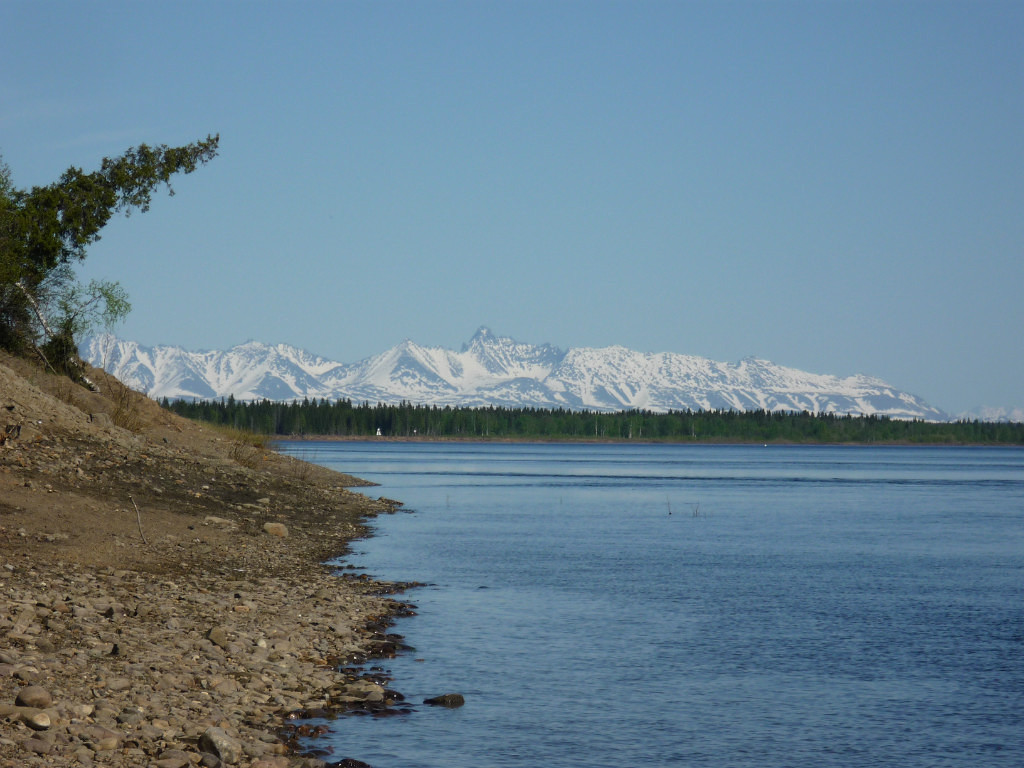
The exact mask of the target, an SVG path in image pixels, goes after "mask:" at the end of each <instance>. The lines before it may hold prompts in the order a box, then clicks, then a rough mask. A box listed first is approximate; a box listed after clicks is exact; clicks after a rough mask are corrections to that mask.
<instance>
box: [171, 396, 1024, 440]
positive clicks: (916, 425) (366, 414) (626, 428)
mask: <svg viewBox="0 0 1024 768" xmlns="http://www.w3.org/2000/svg"><path fill="white" fill-rule="evenodd" d="M163 406H164V407H165V408H169V409H170V410H172V411H174V412H175V413H178V414H180V415H182V416H186V417H189V418H192V419H199V420H201V421H207V422H212V423H214V424H221V425H225V426H229V427H233V428H236V429H245V430H249V431H252V432H257V433H262V434H266V435H279V436H306V435H308V436H324V437H371V436H374V435H376V434H377V430H378V429H380V430H381V434H382V435H384V436H387V437H401V438H410V437H423V438H436V439H445V438H467V439H484V440H486V439H495V440H503V439H507V440H615V441H628V440H633V441H650V442H720V443H725V442H755V443H769V442H772V443H780V442H781V443H881V444H886V443H891V444H895V443H917V444H950V445H963V444H1008V445H1024V424H1016V423H1015V424H1006V423H998V424H993V423H985V422H978V421H973V422H966V421H962V422H955V423H946V422H927V421H920V420H914V421H907V420H902V419H889V418H886V417H883V416H837V415H830V414H811V413H807V412H806V411H804V412H802V413H795V412H790V411H785V412H775V411H763V410H762V411H670V412H669V413H652V412H650V411H639V410H633V411H621V412H618V413H598V412H594V411H568V410H565V409H562V408H558V409H544V408H500V407H493V406H492V407H486V408H451V407H447V406H446V407H443V408H439V407H437V406H425V405H412V404H411V403H400V404H398V405H385V404H383V403H378V404H376V405H370V404H369V403H363V404H362V405H353V404H352V402H351V401H350V400H338V401H336V402H334V403H329V402H328V401H327V400H323V399H321V400H316V399H314V400H309V399H305V400H303V401H302V402H298V401H294V402H291V403H281V402H274V401H271V400H258V401H253V402H240V401H237V400H235V399H234V398H233V397H229V398H228V399H226V400H220V401H198V402H187V401H184V400H177V401H174V402H170V401H167V400H164V402H163Z"/></svg>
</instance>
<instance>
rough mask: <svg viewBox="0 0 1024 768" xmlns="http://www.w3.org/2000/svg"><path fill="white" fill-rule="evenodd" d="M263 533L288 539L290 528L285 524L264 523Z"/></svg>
mask: <svg viewBox="0 0 1024 768" xmlns="http://www.w3.org/2000/svg"><path fill="white" fill-rule="evenodd" d="M263 531H264V533H268V534H270V535H271V536H277V537H278V538H281V539H287V538H288V527H287V526H286V525H285V524H284V523H264V524H263Z"/></svg>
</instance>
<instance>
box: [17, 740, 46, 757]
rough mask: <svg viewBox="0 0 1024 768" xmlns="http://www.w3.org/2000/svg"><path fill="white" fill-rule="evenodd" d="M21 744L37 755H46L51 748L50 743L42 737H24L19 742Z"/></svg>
mask: <svg viewBox="0 0 1024 768" xmlns="http://www.w3.org/2000/svg"><path fill="white" fill-rule="evenodd" d="M21 746H23V747H24V748H25V749H27V750H28V751H29V752H34V753H35V754H37V755H48V754H50V750H51V749H53V745H52V744H50V743H49V742H47V741H43V740H42V739H25V740H24V741H23V742H21Z"/></svg>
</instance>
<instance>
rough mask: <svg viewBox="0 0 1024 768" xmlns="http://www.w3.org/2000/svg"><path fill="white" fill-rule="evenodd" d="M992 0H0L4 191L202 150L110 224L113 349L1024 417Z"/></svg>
mask: <svg viewBox="0 0 1024 768" xmlns="http://www.w3.org/2000/svg"><path fill="white" fill-rule="evenodd" d="M1022 51H1024V3H1019V2H984V1H971V2H880V3H873V2H682V1H680V2H644V1H643V0H631V1H629V2H601V1H600V0H595V1H592V2H568V1H563V2H557V1H555V2H549V1H545V2H529V1H517V2H482V1H476V2H429V1H428V0H419V1H418V2H386V1H385V2H176V3H164V2H145V1H143V2H132V3H117V2H89V1H87V0H86V1H81V2H22V1H20V0H15V1H13V2H12V1H11V0H0V153H2V155H3V157H4V159H5V160H6V162H7V163H8V165H9V166H10V167H11V170H12V172H13V174H14V181H15V183H16V185H17V186H20V187H29V186H32V185H36V184H46V183H49V182H51V181H53V180H55V179H56V178H58V177H59V175H60V174H61V172H62V171H63V170H65V169H66V168H67V167H68V166H71V165H76V166H79V167H82V168H84V169H87V170H91V169H93V168H96V167H98V165H99V162H100V160H101V159H102V158H103V157H104V156H112V155H117V154H120V153H122V152H123V151H124V150H126V149H127V148H128V147H131V146H134V145H137V144H139V143H143V142H145V143H149V144H170V145H178V144H185V143H188V142H191V141H194V140H197V139H199V138H203V137H205V136H206V135H207V134H208V133H219V134H220V136H221V152H220V156H219V157H218V158H217V159H215V160H214V161H213V162H212V163H210V164H209V165H208V166H206V167H204V168H202V169H200V170H199V171H197V172H196V173H194V174H192V175H190V176H187V177H181V178H179V179H177V180H176V181H175V183H174V187H175V190H176V192H177V194H176V195H175V196H174V197H168V196H166V195H161V196H160V197H159V199H157V200H156V201H155V203H154V205H153V207H152V209H151V210H150V211H149V212H148V213H145V214H138V215H133V216H131V217H130V218H127V219H124V218H118V219H116V220H114V221H112V222H111V224H110V225H108V227H107V228H106V230H105V231H104V234H103V239H102V240H101V242H100V243H98V244H97V245H96V246H95V247H93V249H92V250H91V252H90V256H89V259H88V261H87V262H86V263H85V264H84V265H83V269H82V275H83V277H84V278H86V279H88V278H92V277H100V278H105V279H115V280H119V281H120V282H121V283H122V284H123V285H124V286H125V288H126V289H127V290H128V292H129V294H130V296H131V299H132V302H133V305H134V309H133V312H132V314H131V316H130V317H129V319H128V320H127V321H126V322H125V323H124V324H123V325H122V326H120V327H119V328H118V333H119V335H121V336H123V337H124V338H129V339H133V340H137V341H140V342H142V343H144V344H177V345H183V346H185V347H188V348H190V349H212V348H226V347H228V346H231V345H233V344H237V343H241V342H243V341H246V340H248V339H259V340H261V341H266V342H287V343H290V344H294V345H297V346H300V347H304V348H306V349H308V350H310V351H312V352H316V353H318V354H321V355H325V356H327V357H331V358H333V359H338V360H342V361H345V362H355V361H357V360H360V359H362V358H364V357H367V356H369V355H371V354H375V353H377V352H380V351H383V350H384V349H386V348H388V347H390V346H392V345H394V344H397V343H399V342H401V341H402V340H403V339H406V338H411V339H413V340H414V341H417V342H419V343H421V344H424V345H430V346H435V345H436V346H445V347H452V348H458V347H460V346H461V344H462V343H463V342H465V341H467V340H468V339H469V338H470V337H471V336H472V334H473V333H474V332H475V330H476V329H477V327H478V326H481V325H486V326H488V327H490V328H491V329H492V330H493V331H495V332H496V333H498V334H501V335H507V336H512V337H514V338H516V339H518V340H520V341H525V342H533V343H543V342H550V343H552V344H555V345H557V346H560V347H563V348H565V347H570V346H608V345H612V344H621V345H624V346H627V347H630V348H634V349H638V350H642V351H648V352H660V351H672V352H682V353H688V354H696V355H702V356H706V357H711V358H713V359H716V360H724V361H736V360H738V359H740V358H742V357H745V356H748V355H754V356H757V357H762V358H766V359H770V360H773V361H774V362H777V363H780V364H783V365H789V366H793V367H797V368H803V369H806V370H809V371H814V372H818V373H834V374H839V375H848V374H853V373H866V374H870V375H874V376H879V377H881V378H884V379H886V380H887V381H889V382H890V383H892V384H893V385H895V386H898V387H900V388H903V389H906V390H909V391H911V392H914V393H916V394H918V395H921V396H923V397H924V398H926V399H927V400H929V401H930V402H931V403H932V404H933V405H936V406H938V407H940V408H943V409H945V410H947V411H950V412H952V413H957V412H959V411H962V410H965V409H968V408H971V407H973V406H976V405H981V404H989V405H1002V406H1019V405H1024V342H1022V326H1024V322H1022V321H1024V310H1022V301H1021V297H1022V288H1024V53H1022Z"/></svg>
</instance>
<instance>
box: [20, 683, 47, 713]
mask: <svg viewBox="0 0 1024 768" xmlns="http://www.w3.org/2000/svg"><path fill="white" fill-rule="evenodd" d="M14 703H15V704H17V705H18V706H19V707H35V708H36V709H46V708H47V707H48V706H50V705H51V704H53V697H51V696H50V692H49V691H47V690H46V689H45V688H43V687H42V686H41V685H26V686H25V687H24V688H22V689H21V690H20V691H18V698H17V699H15V701H14Z"/></svg>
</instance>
